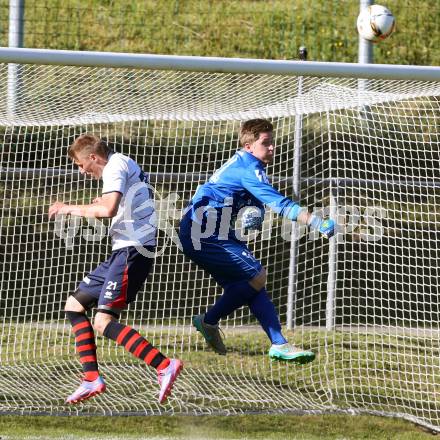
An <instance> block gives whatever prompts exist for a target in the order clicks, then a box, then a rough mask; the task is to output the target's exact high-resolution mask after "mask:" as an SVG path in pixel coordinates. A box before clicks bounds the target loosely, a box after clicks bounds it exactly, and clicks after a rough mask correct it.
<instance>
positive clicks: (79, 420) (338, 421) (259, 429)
mask: <svg viewBox="0 0 440 440" xmlns="http://www.w3.org/2000/svg"><path fill="white" fill-rule="evenodd" d="M0 438H1V439H2V440H25V439H29V440H31V439H32V440H34V439H35V440H36V439H41V440H43V439H59V440H67V439H69V440H70V439H106V440H140V439H150V440H155V439H206V440H221V439H240V440H247V439H261V440H263V439H267V440H284V439H295V440H296V439H297V440H361V439H362V440H364V439H365V440H367V439H368V440H370V439H371V440H428V439H433V438H434V436H433V435H432V434H431V433H430V432H428V431H425V430H423V429H421V428H419V427H417V426H415V425H413V424H411V423H409V422H405V421H402V420H396V419H389V418H379V417H367V416H345V415H323V416H311V415H304V416H291V415H246V416H227V417H219V416H200V417H191V416H160V417H156V416H153V417H111V418H110V417H69V418H66V417H26V416H23V417H14V416H0Z"/></svg>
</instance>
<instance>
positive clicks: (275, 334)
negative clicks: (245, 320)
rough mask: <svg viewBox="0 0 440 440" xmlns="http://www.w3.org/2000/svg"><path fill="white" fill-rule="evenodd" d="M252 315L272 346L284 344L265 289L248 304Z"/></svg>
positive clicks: (275, 315) (278, 323)
mask: <svg viewBox="0 0 440 440" xmlns="http://www.w3.org/2000/svg"><path fill="white" fill-rule="evenodd" d="M248 305H249V308H250V310H251V312H252V314H253V315H254V316H255V317H256V318H257V319H258V321H259V322H260V324H261V327H263V329H264V331H265V332H266V334H267V336H268V337H269V339H270V341H271V342H272V344H276V345H281V344H285V343H286V342H287V340H286V339H285V338H284V336H283V334H282V333H281V324H280V320H279V318H278V313H277V311H276V310H275V306H274V305H273V303H272V301H271V300H270V298H269V295H268V294H267V291H266V289H265V288H263V289H261V290H260V291H259V292H258V293H257V294H256V295H255V296H254V297H253V298H252V299H251V300H250V301H249V303H248Z"/></svg>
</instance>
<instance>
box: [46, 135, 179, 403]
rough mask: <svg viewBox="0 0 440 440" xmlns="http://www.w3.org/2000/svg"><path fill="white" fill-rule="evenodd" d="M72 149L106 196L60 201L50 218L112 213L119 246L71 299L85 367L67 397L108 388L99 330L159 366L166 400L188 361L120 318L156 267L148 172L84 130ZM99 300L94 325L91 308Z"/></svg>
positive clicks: (161, 395) (71, 154) (75, 399)
mask: <svg viewBox="0 0 440 440" xmlns="http://www.w3.org/2000/svg"><path fill="white" fill-rule="evenodd" d="M68 155H69V157H70V158H71V159H72V160H73V161H74V163H75V164H76V165H77V166H78V167H79V170H80V172H81V173H82V174H86V175H88V176H91V177H93V178H95V179H102V180H103V190H102V196H101V197H98V198H97V199H95V200H94V201H93V203H91V204H88V205H68V204H65V203H62V202H56V203H54V204H53V205H52V206H51V207H50V208H49V218H52V217H54V216H55V215H57V214H70V215H74V216H81V217H95V218H104V217H112V218H113V219H112V223H111V227H110V230H109V234H110V236H111V237H112V242H113V248H112V253H111V255H110V257H109V258H108V259H107V260H106V261H104V262H103V263H101V264H100V265H99V266H98V267H97V268H96V269H95V270H93V271H92V272H90V273H89V274H88V275H87V276H86V277H85V278H84V279H83V280H82V281H81V282H80V283H79V286H78V288H77V290H76V291H75V292H74V293H73V294H72V295H71V296H70V297H69V298H68V299H67V301H66V305H65V311H66V316H67V318H68V319H69V321H70V323H71V324H72V327H73V333H74V335H75V345H76V351H77V353H78V355H79V359H80V362H81V364H82V368H83V372H84V377H83V380H82V382H81V384H80V386H79V388H78V389H77V390H75V391H74V392H73V394H71V395H70V396H69V397H68V398H67V400H66V403H70V404H72V403H78V402H81V401H83V400H86V399H89V398H90V397H92V396H94V395H96V394H100V393H103V392H104V391H105V388H106V385H105V383H104V380H103V378H102V376H101V375H100V373H99V368H98V361H97V357H96V344H95V335H94V329H95V330H96V331H97V332H98V333H99V334H101V335H103V336H105V337H107V338H110V339H113V340H114V341H116V343H117V344H119V345H122V346H123V347H124V348H125V349H126V350H127V351H129V352H130V353H131V354H133V355H134V356H135V357H137V358H139V359H141V360H143V361H144V362H146V363H147V364H148V365H150V366H151V367H153V368H155V369H156V370H157V373H158V382H159V386H160V391H159V402H160V403H162V402H164V401H165V400H166V398H167V396H168V395H169V394H170V392H171V388H172V386H173V384H174V381H175V379H176V377H177V376H178V375H179V373H180V371H181V370H182V368H183V363H182V362H181V361H180V360H178V359H169V358H167V357H166V356H164V355H163V354H162V353H160V352H159V350H157V349H156V348H155V347H153V346H152V345H151V344H150V343H149V342H148V341H147V340H146V339H145V338H143V337H142V336H141V335H140V334H139V333H138V332H137V331H136V330H134V329H132V328H131V327H129V326H126V325H124V324H121V323H120V322H118V318H119V314H120V312H121V311H122V310H124V309H125V308H126V307H127V305H128V304H129V303H131V302H132V301H134V300H135V298H136V295H137V292H138V291H139V289H140V288H141V287H142V285H143V283H144V281H145V279H146V278H147V276H148V273H149V272H150V270H151V268H152V266H153V261H154V260H153V258H152V256H153V255H154V250H155V246H156V232H157V230H156V226H155V224H154V216H155V212H154V207H153V203H151V199H150V197H151V191H150V187H149V184H148V176H147V175H146V174H144V172H143V171H142V170H141V168H140V167H139V165H138V164H137V163H136V162H135V161H134V160H132V159H131V158H129V157H127V156H124V155H122V154H120V153H115V152H113V151H112V150H111V149H110V148H109V147H108V146H107V144H106V143H105V142H104V141H103V140H101V139H100V138H98V137H96V136H94V135H91V134H83V135H81V136H79V137H78V138H77V139H76V140H75V142H74V143H73V144H72V145H71V146H70V147H69V150H68ZM149 200H150V203H149ZM146 255H148V256H146ZM95 306H97V312H96V315H95V319H94V323H93V326H92V324H91V322H90V320H89V318H88V317H87V315H86V312H87V311H88V310H90V309H91V308H92V307H95Z"/></svg>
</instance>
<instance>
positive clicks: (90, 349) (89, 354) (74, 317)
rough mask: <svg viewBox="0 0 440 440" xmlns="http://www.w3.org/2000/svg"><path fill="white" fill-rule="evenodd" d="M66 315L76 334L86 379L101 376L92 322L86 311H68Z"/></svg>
mask: <svg viewBox="0 0 440 440" xmlns="http://www.w3.org/2000/svg"><path fill="white" fill-rule="evenodd" d="M66 316H67V318H68V320H69V321H70V323H71V324H72V330H73V333H74V334H75V346H76V352H77V353H78V354H79V361H80V362H81V365H82V368H83V371H84V379H85V380H90V381H93V380H95V379H96V378H97V377H98V376H99V370H98V361H97V359H96V344H95V333H94V332H93V327H92V324H91V322H90V320H89V318H87V316H86V315H85V314H84V313H79V312H66Z"/></svg>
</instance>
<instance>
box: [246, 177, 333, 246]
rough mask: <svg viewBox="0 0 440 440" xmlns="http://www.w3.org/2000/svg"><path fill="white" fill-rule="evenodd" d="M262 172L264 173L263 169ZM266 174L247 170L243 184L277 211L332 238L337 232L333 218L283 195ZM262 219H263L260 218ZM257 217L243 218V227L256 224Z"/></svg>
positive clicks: (262, 201)
mask: <svg viewBox="0 0 440 440" xmlns="http://www.w3.org/2000/svg"><path fill="white" fill-rule="evenodd" d="M259 171H260V174H261V173H263V172H262V171H261V170H259ZM265 177H266V176H265V175H262V174H261V175H260V176H258V175H257V173H253V172H246V173H245V174H244V175H243V177H242V184H243V186H244V187H245V188H246V189H247V190H248V191H249V192H250V193H251V194H252V195H253V196H254V197H255V198H257V199H258V200H259V201H260V202H261V203H263V204H265V205H267V206H268V207H269V208H271V209H272V210H273V211H275V212H276V213H278V214H280V215H282V216H283V217H287V218H288V219H290V220H292V221H297V222H298V223H299V224H303V225H307V226H309V227H310V229H312V230H316V231H318V232H319V233H320V234H322V235H323V236H324V237H325V238H330V237H331V236H333V235H334V233H335V226H336V225H335V222H334V220H332V219H323V218H321V217H319V216H317V215H315V214H312V213H311V212H309V211H308V209H307V208H304V207H301V206H300V205H299V204H298V203H297V202H294V201H293V200H291V199H289V198H288V197H285V196H283V195H282V194H281V193H279V192H278V191H277V190H276V189H275V188H274V187H273V186H271V185H270V184H269V183H268V182H267V178H265ZM260 221H262V219H261V220H260ZM255 222H256V220H255V218H252V216H244V217H243V219H242V223H243V227H244V228H245V229H251V227H248V226H249V225H251V224H255Z"/></svg>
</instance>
